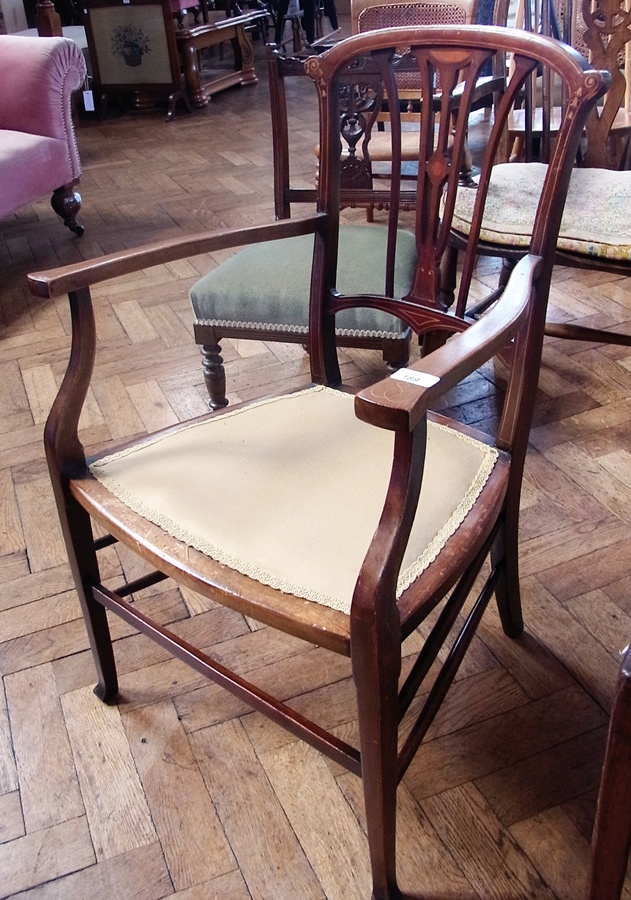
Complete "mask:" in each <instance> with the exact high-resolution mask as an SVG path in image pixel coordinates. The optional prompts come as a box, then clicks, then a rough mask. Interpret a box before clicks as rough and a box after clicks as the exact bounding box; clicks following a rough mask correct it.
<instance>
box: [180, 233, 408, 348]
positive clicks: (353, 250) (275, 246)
mask: <svg viewBox="0 0 631 900" xmlns="http://www.w3.org/2000/svg"><path fill="white" fill-rule="evenodd" d="M386 238H387V230H386V229H385V228H383V227H381V226H378V227H377V226H369V225H365V226H363V225H343V226H342V227H341V228H340V244H339V262H338V271H339V279H338V289H339V290H340V291H341V292H342V293H343V294H349V295H353V294H383V292H384V287H385V259H386ZM312 261H313V236H312V235H309V234H308V235H302V236H300V237H292V238H284V239H283V240H279V241H268V242H267V243H264V244H252V245H251V246H249V247H245V248H244V249H243V250H241V251H239V253H237V254H235V256H232V257H230V259H228V260H226V262H224V263H222V264H221V265H220V266H217V268H216V269H213V270H212V271H211V272H209V273H208V274H207V275H205V276H204V277H203V278H202V279H200V280H199V281H198V282H197V283H196V284H194V285H193V287H192V288H191V292H190V298H191V302H192V304H193V310H194V313H195V317H196V319H197V321H198V322H199V323H201V324H204V325H222V324H223V325H231V326H232V327H239V326H240V327H247V328H256V329H261V330H265V331H285V332H295V333H299V334H306V333H307V326H308V314H309V288H310V282H311V266H312ZM415 265H416V244H415V240H414V236H413V235H412V234H411V233H410V232H407V231H400V232H399V239H398V242H397V261H396V267H395V285H394V293H395V296H397V297H401V296H404V295H405V294H406V293H407V292H408V291H409V289H410V287H411V285H412V278H413V275H414V269H415ZM336 326H337V329H336V330H337V333H338V334H339V335H351V336H357V337H364V336H371V337H372V336H374V337H393V338H397V337H402V336H403V335H404V334H405V326H404V325H403V324H402V323H401V321H400V319H398V318H395V317H394V316H391V315H389V314H388V313H384V312H381V311H380V310H375V309H348V310H343V311H342V312H340V313H338V314H337V321H336Z"/></svg>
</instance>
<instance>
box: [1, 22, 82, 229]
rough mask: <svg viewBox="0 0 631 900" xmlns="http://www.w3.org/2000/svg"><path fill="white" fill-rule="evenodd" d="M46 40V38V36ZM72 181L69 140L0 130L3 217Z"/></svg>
mask: <svg viewBox="0 0 631 900" xmlns="http://www.w3.org/2000/svg"><path fill="white" fill-rule="evenodd" d="M42 40H45V38H42ZM70 181H72V170H71V167H70V161H69V159H68V145H67V143H66V141H62V140H59V139H57V138H48V137H40V136H38V135H35V134H25V133H24V132H21V131H0V182H1V184H2V190H0V217H2V216H7V215H9V214H10V213H12V212H13V211H14V210H16V209H19V207H20V206H24V205H25V204H26V203H32V202H33V201H34V200H39V199H40V197H43V196H45V195H50V194H51V193H52V192H53V191H54V190H55V188H58V187H61V186H62V185H63V184H66V183H68V182H70Z"/></svg>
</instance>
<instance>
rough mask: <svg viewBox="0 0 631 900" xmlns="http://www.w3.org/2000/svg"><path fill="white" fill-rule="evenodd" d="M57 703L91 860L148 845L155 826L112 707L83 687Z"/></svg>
mask: <svg viewBox="0 0 631 900" xmlns="http://www.w3.org/2000/svg"><path fill="white" fill-rule="evenodd" d="M62 706H63V710H64V714H65V717H66V725H67V727H68V734H69V737H70V743H71V746H72V752H73V755H74V759H75V765H76V768H77V775H78V778H79V784H80V786H81V792H82V794H83V800H84V803H85V808H86V814H87V819H88V822H89V823H90V833H91V835H92V840H93V842H94V850H95V853H96V857H97V859H98V860H102V859H111V858H112V857H114V856H118V855H119V854H121V853H127V852H129V851H130V850H135V849H136V848H138V847H144V846H146V845H147V844H151V843H153V842H154V841H155V840H156V832H155V827H154V825H153V822H152V820H151V814H150V812H149V808H148V806H147V801H146V799H145V794H144V791H143V789H142V786H141V784H140V780H139V778H138V773H137V771H136V768H135V766H134V763H133V760H132V756H131V752H130V749H129V744H128V743H127V738H126V736H125V732H124V729H123V726H122V723H121V719H120V713H119V711H118V709H116V707H113V706H106V705H105V704H104V703H101V701H100V700H98V699H97V698H96V697H95V696H94V694H93V693H92V691H91V690H90V689H89V688H81V689H80V690H78V691H73V692H71V693H69V694H65V695H64V696H63V697H62Z"/></svg>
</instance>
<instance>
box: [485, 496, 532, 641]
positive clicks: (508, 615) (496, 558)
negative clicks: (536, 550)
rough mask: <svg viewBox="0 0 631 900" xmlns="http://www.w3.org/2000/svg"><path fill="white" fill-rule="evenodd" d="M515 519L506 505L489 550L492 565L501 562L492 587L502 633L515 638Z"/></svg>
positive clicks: (519, 620) (518, 619)
mask: <svg viewBox="0 0 631 900" xmlns="http://www.w3.org/2000/svg"><path fill="white" fill-rule="evenodd" d="M518 543H519V542H518V518H517V515H515V514H511V512H510V505H509V508H508V510H507V512H506V519H505V523H504V528H503V529H502V533H500V535H499V536H498V539H497V541H496V542H495V545H494V547H493V548H492V550H491V563H492V565H497V564H498V563H501V564H502V568H503V572H502V575H501V577H500V579H499V581H498V583H497V585H496V588H495V597H496V599H497V608H498V611H499V614H500V619H501V622H502V628H503V629H504V634H506V635H507V636H508V637H512V638H515V637H519V635H520V634H521V633H522V631H523V630H524V619H523V616H522V610H521V592H520V586H519V566H518V562H517V560H518Z"/></svg>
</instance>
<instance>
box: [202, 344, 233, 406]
mask: <svg viewBox="0 0 631 900" xmlns="http://www.w3.org/2000/svg"><path fill="white" fill-rule="evenodd" d="M201 354H202V369H203V371H204V381H205V382H206V390H207V391H208V396H209V397H210V400H209V401H208V402H209V405H210V407H211V409H221V408H222V407H224V406H227V405H228V400H227V398H226V370H225V369H224V365H223V357H222V356H221V345H220V344H219V342H217V343H216V344H202V349H201Z"/></svg>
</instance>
